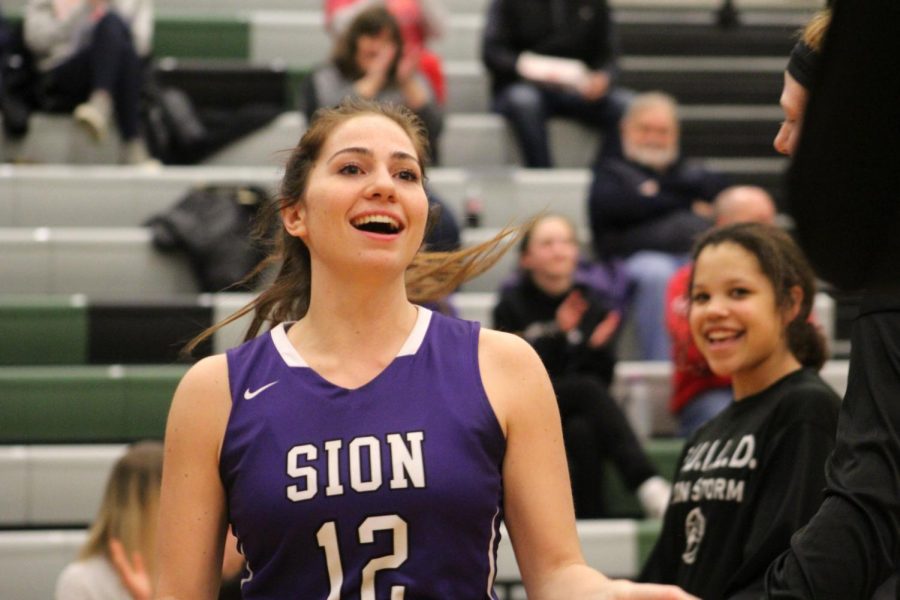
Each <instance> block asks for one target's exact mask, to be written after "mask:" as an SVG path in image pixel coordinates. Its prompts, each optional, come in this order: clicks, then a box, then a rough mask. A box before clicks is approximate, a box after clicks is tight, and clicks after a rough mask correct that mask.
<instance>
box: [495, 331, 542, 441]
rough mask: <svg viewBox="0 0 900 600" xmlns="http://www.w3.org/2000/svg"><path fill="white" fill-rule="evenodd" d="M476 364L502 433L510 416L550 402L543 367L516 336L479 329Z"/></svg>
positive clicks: (532, 352) (530, 348) (530, 350)
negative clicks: (543, 400) (540, 402)
mask: <svg viewBox="0 0 900 600" xmlns="http://www.w3.org/2000/svg"><path fill="white" fill-rule="evenodd" d="M478 363H479V365H480V368H481V380H482V383H483V384H484V389H485V391H486V392H487V395H488V400H489V401H490V403H491V406H492V407H493V409H494V412H495V413H496V414H497V418H498V420H499V421H500V425H501V426H502V427H503V430H504V432H506V431H507V425H508V422H509V417H510V416H511V415H513V414H518V413H520V412H521V411H522V410H527V409H529V408H536V404H537V403H536V401H539V400H541V399H546V398H549V399H550V400H553V389H552V387H551V385H550V379H549V377H548V376H547V371H546V369H545V368H544V364H543V363H542V362H541V359H540V357H539V356H538V355H537V353H536V352H535V351H534V349H533V348H532V347H531V346H530V345H529V344H528V342H526V341H525V340H524V339H522V338H521V337H519V336H517V335H513V334H510V333H504V332H501V331H494V330H492V329H482V330H481V336H480V338H479V343H478ZM554 405H555V404H554Z"/></svg>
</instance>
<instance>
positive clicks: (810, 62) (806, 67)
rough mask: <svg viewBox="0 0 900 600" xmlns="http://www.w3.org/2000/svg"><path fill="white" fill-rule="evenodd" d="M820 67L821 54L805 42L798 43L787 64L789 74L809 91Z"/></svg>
mask: <svg viewBox="0 0 900 600" xmlns="http://www.w3.org/2000/svg"><path fill="white" fill-rule="evenodd" d="M818 66H819V53H818V52H816V51H815V50H813V49H812V48H810V47H809V46H807V45H806V43H805V42H804V41H803V40H800V41H799V42H797V43H796V44H795V45H794V49H793V50H791V57H790V59H788V64H787V72H788V73H790V74H791V77H793V78H794V79H796V80H797V83H799V84H800V85H802V86H803V87H805V88H806V89H809V88H810V86H811V85H812V80H813V76H814V75H815V72H816V69H817V68H818Z"/></svg>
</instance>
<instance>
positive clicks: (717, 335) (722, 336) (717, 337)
mask: <svg viewBox="0 0 900 600" xmlns="http://www.w3.org/2000/svg"><path fill="white" fill-rule="evenodd" d="M734 335H735V334H734V333H726V332H724V331H716V332H713V333H708V334H707V335H706V337H707V338H708V339H709V340H711V341H713V342H719V341H721V340H727V339H729V338H732V337H734Z"/></svg>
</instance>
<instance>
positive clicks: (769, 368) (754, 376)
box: [731, 348, 803, 401]
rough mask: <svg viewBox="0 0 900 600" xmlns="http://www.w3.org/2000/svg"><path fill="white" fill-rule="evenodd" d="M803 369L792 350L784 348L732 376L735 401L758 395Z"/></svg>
mask: <svg viewBox="0 0 900 600" xmlns="http://www.w3.org/2000/svg"><path fill="white" fill-rule="evenodd" d="M801 368H803V365H801V364H800V361H798V360H797V359H796V357H795V356H794V355H793V354H791V352H790V350H788V349H787V348H783V349H782V350H781V351H780V352H775V353H773V354H771V355H769V356H768V357H767V358H766V359H764V360H763V361H762V362H761V363H759V364H757V365H755V366H754V367H752V368H750V369H746V370H745V371H742V372H740V373H735V374H734V375H733V376H732V378H731V387H732V389H733V391H734V399H735V401H740V400H743V399H744V398H747V397H748V396H752V395H754V394H758V393H759V392H761V391H763V390H765V389H766V388H768V387H769V386H771V385H772V384H774V383H775V382H776V381H778V380H779V379H781V378H782V377H785V376H786V375H789V374H791V373H793V372H794V371H797V370H798V369H801Z"/></svg>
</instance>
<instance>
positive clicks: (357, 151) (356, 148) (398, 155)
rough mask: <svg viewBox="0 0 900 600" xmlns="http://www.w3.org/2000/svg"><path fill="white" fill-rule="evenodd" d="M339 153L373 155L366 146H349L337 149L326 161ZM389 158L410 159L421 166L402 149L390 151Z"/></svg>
mask: <svg viewBox="0 0 900 600" xmlns="http://www.w3.org/2000/svg"><path fill="white" fill-rule="evenodd" d="M341 154H364V155H365V156H372V155H373V154H372V151H371V150H369V149H368V148H363V147H361V146H351V147H349V148H342V149H341V150H338V151H337V152H335V153H334V154H332V155H331V157H330V158H329V159H328V160H327V161H326V162H328V163H330V162H331V161H333V160H334V159H335V157H336V156H339V155H341ZM391 158H396V159H400V160H411V161H413V162H414V163H416V164H417V165H419V167H420V168H421V164H420V163H419V159H418V158H416V157H415V156H413V155H412V154H410V153H409V152H403V151H402V150H397V151H396V152H392V153H391Z"/></svg>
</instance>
